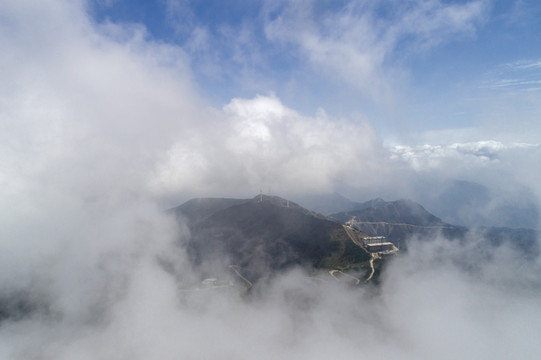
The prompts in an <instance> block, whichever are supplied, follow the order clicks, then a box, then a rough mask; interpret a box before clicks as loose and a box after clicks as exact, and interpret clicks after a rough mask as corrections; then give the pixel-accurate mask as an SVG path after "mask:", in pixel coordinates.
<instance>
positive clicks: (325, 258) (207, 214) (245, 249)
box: [173, 195, 370, 278]
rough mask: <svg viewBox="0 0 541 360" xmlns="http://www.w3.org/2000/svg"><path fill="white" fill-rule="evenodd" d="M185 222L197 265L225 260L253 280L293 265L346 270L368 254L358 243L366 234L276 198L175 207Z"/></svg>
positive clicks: (207, 201)
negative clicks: (241, 269) (347, 228)
mask: <svg viewBox="0 0 541 360" xmlns="http://www.w3.org/2000/svg"><path fill="white" fill-rule="evenodd" d="M173 211H174V212H175V213H176V215H177V216H178V217H179V219H182V220H183V221H186V223H187V225H188V227H189V229H190V231H191V238H190V240H189V241H188V243H187V244H186V246H187V250H188V254H189V256H190V259H191V260H192V262H193V263H194V264H196V265H198V264H202V263H208V262H213V261H218V260H221V259H224V258H225V259H227V261H226V262H227V264H223V265H235V266H239V267H241V268H243V269H245V271H246V272H248V273H250V274H252V276H253V277H254V278H259V277H261V276H263V275H264V274H265V273H267V272H268V271H274V270H281V269H286V268H288V267H291V266H294V265H302V266H306V267H312V268H324V269H327V268H337V267H348V266H351V265H352V264H361V263H363V262H367V261H368V260H369V259H370V255H369V254H368V253H367V252H366V251H365V250H364V249H363V248H361V247H360V246H358V245H356V244H355V243H354V240H356V241H359V239H360V238H361V237H363V236H367V235H366V234H363V233H361V232H359V231H354V230H351V229H349V231H346V228H345V227H344V226H343V225H342V224H341V223H339V222H338V221H336V220H333V219H330V218H328V217H325V216H323V215H321V214H318V213H315V212H312V211H310V210H307V209H305V208H303V207H301V206H300V205H298V204H296V203H294V202H291V201H288V200H286V199H282V198H279V197H275V196H265V195H258V196H256V197H254V198H253V199H194V200H190V201H188V202H187V203H185V204H183V205H181V206H179V207H177V208H175V209H173Z"/></svg>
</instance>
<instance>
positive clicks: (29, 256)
mask: <svg viewBox="0 0 541 360" xmlns="http://www.w3.org/2000/svg"><path fill="white" fill-rule="evenodd" d="M0 48H1V49H2V51H1V53H0V78H1V79H2V82H1V83H0V185H1V189H2V191H1V192H0V219H1V221H0V244H1V247H2V251H0V302H1V303H2V306H3V307H4V309H5V308H7V309H9V310H10V313H9V314H8V315H5V314H0V315H1V316H2V317H3V320H2V321H1V322H0V358H2V359H55V360H56V359H148V358H159V359H178V358H182V359H210V358H218V359H230V358H231V359H232V358H260V359H265V358H267V359H276V358H280V357H282V358H308V357H311V358H314V359H319V358H329V357H340V356H349V357H360V356H363V357H367V358H370V357H377V358H401V359H404V358H406V359H409V358H411V359H419V358H421V359H423V358H424V359H433V358H453V359H456V358H461V357H462V358H465V357H468V358H469V357H475V358H480V359H484V358H501V359H504V358H505V359H507V358H509V357H510V356H515V357H517V358H521V359H529V358H532V359H533V358H535V359H537V358H538V357H539V354H540V353H541V351H540V350H541V349H540V348H539V346H540V345H539V342H538V341H537V336H536V335H537V334H539V333H540V330H541V329H540V325H539V324H541V321H539V320H540V318H541V307H540V304H539V301H538V299H539V296H540V295H541V294H540V292H541V291H540V284H539V275H540V268H539V264H538V263H537V262H535V261H533V262H522V261H521V259H519V258H518V255H516V254H514V253H513V252H512V251H510V250H506V249H503V248H502V249H498V250H496V251H495V252H489V253H488V254H485V253H483V251H482V250H480V249H479V248H475V247H472V248H467V247H466V248H464V247H460V246H458V245H457V244H449V243H446V242H443V241H435V242H431V243H426V244H423V243H421V242H419V244H418V246H412V250H411V251H410V253H409V255H405V256H403V257H401V258H397V259H396V261H393V262H392V263H390V265H389V267H388V268H387V269H386V271H385V273H384V274H383V277H382V281H383V283H382V285H381V287H380V288H374V287H372V286H367V287H364V288H349V287H346V286H341V285H340V284H335V283H332V282H322V283H319V282H314V281H313V280H309V279H307V277H306V274H303V273H302V272H301V271H294V272H292V273H290V274H286V275H283V276H282V277H279V278H277V279H275V280H274V281H273V282H271V283H269V284H267V285H265V286H262V287H261V288H259V289H258V290H257V291H254V292H253V293H252V294H251V295H250V296H247V297H244V298H242V297H241V296H239V295H238V294H236V293H235V292H233V293H225V294H224V293H221V292H219V291H199V292H197V291H195V292H194V291H191V292H190V291H183V290H185V289H186V286H187V285H186V284H192V285H193V284H197V283H198V282H200V280H201V279H200V274H197V273H195V272H194V270H193V269H192V268H191V266H190V265H189V263H188V262H187V260H186V256H185V253H184V250H183V249H182V247H180V246H179V244H178V243H179V239H183V238H184V237H186V236H189V234H188V233H187V232H185V231H184V230H183V229H182V228H179V226H178V224H176V223H175V222H174V221H173V219H171V218H169V217H167V215H166V214H164V212H163V207H161V208H160V206H159V205H157V204H160V201H161V200H163V199H164V198H168V197H171V196H189V195H191V194H205V195H217V194H220V195H231V194H236V193H243V194H245V193H246V192H248V193H250V194H253V193H254V192H257V191H259V188H260V187H263V188H264V190H266V188H269V187H272V188H273V191H275V192H284V193H285V192H295V191H297V192H302V191H305V190H306V191H322V190H333V189H334V188H335V187H336V186H337V184H342V185H347V186H350V187H353V186H359V187H363V186H364V187H370V186H377V185H378V184H379V183H380V182H387V184H390V181H391V180H392V179H393V177H390V176H385V174H389V173H391V174H392V173H393V172H394V171H395V170H388V169H387V168H386V167H385V165H386V164H389V161H391V160H390V159H387V158H386V155H385V152H386V151H385V150H384V149H383V148H382V145H381V143H380V140H379V139H378V136H377V134H376V133H375V131H374V129H373V127H372V126H371V124H370V123H369V122H368V121H366V120H365V119H363V118H362V117H360V118H359V119H337V118H333V117H332V116H329V115H327V114H325V112H324V111H320V112H318V113H317V114H315V115H314V116H305V115H302V114H299V113H298V112H296V111H295V110H293V109H291V108H288V107H287V106H285V105H283V104H282V103H281V102H280V100H279V99H278V98H277V97H276V96H272V95H269V96H255V97H253V98H251V99H241V98H235V99H233V100H231V101H230V102H229V103H228V104H227V105H225V106H224V107H223V108H221V109H213V108H211V107H209V106H207V105H206V104H205V101H204V100H202V99H201V98H200V97H199V96H198V94H197V91H196V90H195V86H194V84H193V79H192V73H191V71H190V69H189V67H188V66H187V64H188V63H189V61H188V59H187V58H186V57H187V56H188V55H187V54H186V53H185V51H184V50H183V49H182V48H179V47H177V46H172V45H168V44H164V43H158V42H155V41H152V40H151V39H150V38H149V36H148V34H147V33H146V31H145V29H144V28H143V27H142V26H139V25H134V24H127V25H126V24H124V25H118V24H113V23H103V24H96V23H94V22H92V21H91V20H90V19H89V18H88V16H87V14H86V12H85V3H82V2H76V1H74V2H70V3H69V4H67V3H66V2H60V1H53V0H47V1H36V2H20V1H11V0H7V1H3V2H2V3H1V5H0ZM386 159H387V160H386ZM402 165H403V163H400V166H402ZM400 166H399V168H400ZM400 169H401V168H400ZM524 176H525V177H526V176H528V173H525V174H524ZM533 185H534V184H532V186H533ZM444 254H447V255H444ZM474 255H475V256H474Z"/></svg>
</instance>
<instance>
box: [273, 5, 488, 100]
mask: <svg viewBox="0 0 541 360" xmlns="http://www.w3.org/2000/svg"><path fill="white" fill-rule="evenodd" d="M386 5H387V4H386V3H383V4H382V3H372V2H367V1H362V2H348V3H347V4H346V5H345V6H344V7H343V8H342V9H341V10H340V11H329V12H324V13H323V14H317V13H316V10H315V7H316V6H315V3H313V2H303V3H298V2H290V1H282V2H277V3H276V2H272V3H269V5H268V10H267V14H266V17H267V23H266V26H265V32H266V35H267V37H268V39H269V40H271V41H276V42H280V43H284V44H293V45H294V47H296V48H297V49H298V51H299V52H300V54H302V55H303V56H306V58H307V59H308V60H309V62H310V63H311V64H312V65H313V66H314V68H315V69H317V70H316V71H320V69H321V70H323V71H326V72H327V73H328V75H329V76H332V77H335V76H337V77H338V78H340V80H341V81H345V82H346V83H349V84H351V85H353V86H355V87H357V88H359V89H360V90H362V91H363V92H364V93H365V94H366V95H369V96H370V97H372V98H374V99H376V100H386V99H387V97H388V95H389V94H391V93H392V90H391V89H392V86H393V85H395V86H396V85H397V83H398V82H397V81H396V78H397V77H402V76H403V75H401V71H400V70H399V67H397V66H393V65H392V64H393V62H395V61H396V54H395V51H396V50H397V48H398V47H399V46H401V49H402V48H405V49H409V50H407V51H406V53H408V52H414V53H415V52H418V51H420V50H422V49H426V48H429V47H432V46H434V45H437V44H439V43H441V42H445V41H448V40H449V39H450V38H452V37H453V36H456V35H461V34H474V33H475V27H476V24H477V23H478V22H479V21H480V20H481V19H482V18H483V16H484V12H485V5H484V1H471V2H467V3H464V4H445V3H442V2H440V1H413V2H407V3H405V4H401V5H396V4H391V6H395V5H396V6H397V8H396V9H394V11H392V12H391V13H390V14H389V15H388V17H385V16H381V14H380V13H379V12H380V10H381V8H380V6H381V7H382V8H385V6H386ZM382 12H383V13H384V11H382ZM378 14H379V15H378Z"/></svg>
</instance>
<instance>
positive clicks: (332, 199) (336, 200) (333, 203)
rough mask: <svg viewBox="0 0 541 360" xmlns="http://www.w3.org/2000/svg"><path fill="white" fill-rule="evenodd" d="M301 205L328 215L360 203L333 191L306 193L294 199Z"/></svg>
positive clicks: (349, 208)
mask: <svg viewBox="0 0 541 360" xmlns="http://www.w3.org/2000/svg"><path fill="white" fill-rule="evenodd" d="M296 201H297V202H298V203H300V204H301V205H302V206H304V207H306V208H308V209H310V210H313V211H315V212H318V213H321V214H325V215H329V214H334V213H338V212H342V211H350V210H354V209H356V208H357V207H358V206H359V205H361V203H358V202H355V201H351V200H349V199H347V198H346V197H344V196H342V195H340V194H339V193H337V192H335V193H332V194H321V195H309V196H308V195H306V196H303V197H299V198H297V199H296Z"/></svg>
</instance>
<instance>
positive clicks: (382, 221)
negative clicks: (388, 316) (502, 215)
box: [331, 199, 539, 256]
mask: <svg viewBox="0 0 541 360" xmlns="http://www.w3.org/2000/svg"><path fill="white" fill-rule="evenodd" d="M331 217H332V218H334V219H336V220H338V221H340V222H343V223H347V224H350V225H351V226H353V227H354V228H355V229H357V230H359V231H362V232H364V233H366V234H368V235H370V236H385V237H387V239H388V240H389V241H391V242H393V243H394V244H395V245H397V246H398V247H399V248H400V249H402V250H405V249H406V248H407V240H408V239H409V238H411V237H418V238H426V237H434V236H437V235H440V234H441V235H443V236H444V237H446V238H448V239H460V240H464V239H465V238H466V234H467V233H468V232H469V231H470V230H471V229H468V228H467V227H464V226H458V225H452V224H449V223H446V222H444V221H442V220H441V219H440V218H438V217H436V216H435V215H433V214H431V213H430V212H428V211H427V210H426V209H425V208H424V207H423V206H421V205H419V204H418V203H416V202H414V201H411V200H397V201H384V200H382V199H374V200H370V201H367V202H365V203H361V204H359V205H357V207H356V209H354V210H351V211H345V212H340V213H336V214H332V215H331ZM473 230H474V232H475V233H476V234H477V236H479V237H483V238H484V239H485V240H486V241H487V244H491V245H493V246H499V245H501V244H503V243H505V242H507V243H509V244H510V245H511V246H512V247H514V248H515V249H518V250H520V251H522V252H523V253H524V254H526V255H528V256H535V255H536V254H538V253H539V244H538V241H537V239H538V238H539V232H538V231H536V230H532V229H524V228H518V229H515V228H509V227H494V226H492V227H480V228H476V229H473Z"/></svg>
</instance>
